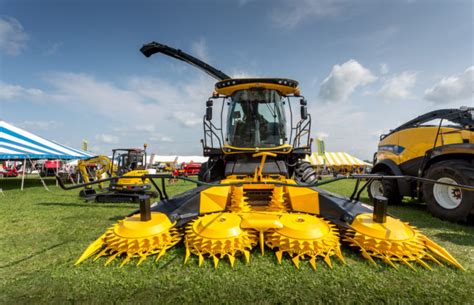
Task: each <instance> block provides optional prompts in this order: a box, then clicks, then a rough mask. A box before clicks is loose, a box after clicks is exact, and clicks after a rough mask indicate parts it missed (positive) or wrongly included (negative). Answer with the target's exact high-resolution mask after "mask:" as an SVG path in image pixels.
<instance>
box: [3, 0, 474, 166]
mask: <svg viewBox="0 0 474 305" xmlns="http://www.w3.org/2000/svg"><path fill="white" fill-rule="evenodd" d="M473 3H474V2H473V1H447V0H446V1H416V0H412V1H402V0H400V1H370V0H366V1H343V0H338V1H327V0H313V1H309V0H295V1H278V0H276V1H264V0H262V1H259V0H246V1H242V0H241V1H231V0H224V1H151V0H148V1H89V0H88V1H74V0H69V1H48V0H44V1H41V2H40V1H33V0H30V1H26V0H16V1H11V0H10V1H5V0H0V118H2V119H3V120H6V121H7V122H10V123H13V124H16V125H18V126H21V127H24V128H27V129H28V130H30V131H32V132H36V133H38V134H40V135H42V136H45V137H48V138H51V139H54V140H57V141H59V142H62V143H64V144H67V145H72V146H75V147H80V145H81V141H82V139H87V140H88V141H89V146H90V148H91V149H92V150H94V151H96V152H99V153H108V152H109V151H110V150H111V149H112V148H113V147H118V146H141V145H142V144H143V143H144V142H146V143H148V144H149V147H150V149H151V150H152V151H154V152H156V153H157V154H182V155H186V154H200V153H201V147H200V142H199V139H200V138H201V137H202V134H201V133H202V129H201V118H202V115H203V113H204V103H205V100H206V99H207V97H208V96H209V95H210V94H211V93H212V88H213V83H214V80H213V79H212V78H210V77H208V76H207V75H206V74H203V73H202V72H200V71H197V70H195V69H194V68H192V67H190V66H186V65H185V64H183V63H181V62H177V61H174V60H172V59H170V58H166V57H163V56H154V57H152V58H149V59H146V58H145V57H143V55H141V53H140V52H139V48H140V47H141V45H142V44H144V43H146V42H149V41H153V40H156V41H159V42H162V43H165V44H168V45H170V46H174V47H176V48H181V49H183V50H186V51H188V52H189V53H191V54H194V55H196V56H197V57H200V58H202V59H204V60H206V61H208V62H209V63H210V64H212V65H214V66H216V67H217V68H219V69H221V70H223V71H225V72H226V73H227V74H230V75H233V76H236V77H245V76H280V77H288V78H293V79H296V80H298V81H299V82H300V87H301V89H302V93H303V94H304V95H305V96H306V97H307V98H308V100H309V104H310V113H311V114H312V117H313V130H312V131H313V134H314V136H320V137H323V138H325V140H326V146H327V149H328V150H332V151H347V152H350V153H352V154H355V155H356V156H358V157H360V158H370V157H371V155H372V153H373V152H374V151H375V150H376V144H377V139H378V135H379V134H380V133H382V132H385V131H388V130H389V129H390V128H394V127H396V125H397V124H400V123H403V122H404V121H407V120H409V119H411V118H412V117H414V116H416V115H419V114H422V113H424V112H427V111H430V110H434V109H438V108H451V107H456V108H457V107H460V106H462V105H470V106H473V105H474V97H473V88H474V67H473V66H474V58H473V56H474V55H473V54H474V46H473V45H474V20H473V19H474V7H473V5H474V4H473Z"/></svg>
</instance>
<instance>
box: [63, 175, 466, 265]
mask: <svg viewBox="0 0 474 305" xmlns="http://www.w3.org/2000/svg"><path fill="white" fill-rule="evenodd" d="M169 177H170V176H167V175H148V176H147V177H146V178H148V179H150V180H151V181H153V184H154V185H155V186H156V187H158V184H157V183H155V182H154V179H157V178H159V179H162V180H165V179H168V178H169ZM347 178H348V177H343V178H337V179H333V180H332V181H335V180H339V179H347ZM179 179H183V180H187V181H192V182H195V183H197V184H200V186H198V187H196V188H195V189H192V190H190V191H187V192H185V193H183V194H181V195H178V196H176V197H174V198H168V197H167V195H165V194H166V189H163V186H164V185H165V184H164V183H163V184H162V187H158V188H157V190H158V191H159V193H160V194H161V201H159V202H158V203H156V204H153V205H150V198H149V197H146V196H144V197H143V198H142V200H141V207H140V210H138V211H137V212H136V213H133V214H132V215H131V216H129V217H126V218H125V219H124V220H121V221H119V222H118V223H117V224H114V225H113V226H112V227H110V228H109V229H108V230H107V231H106V232H105V233H104V234H103V235H102V236H100V237H99V238H98V239H97V240H96V241H94V242H93V243H92V244H91V245H90V246H89V247H88V248H87V249H86V250H85V251H84V253H83V254H82V255H81V257H80V258H79V259H78V260H77V262H76V264H80V263H82V262H83V261H85V260H87V259H89V258H93V260H94V261H96V260H98V259H99V258H101V257H106V259H104V264H105V265H108V264H110V263H112V262H113V261H114V260H118V261H119V263H118V264H119V266H120V267H122V266H123V265H125V264H127V263H129V262H133V263H135V264H137V265H140V264H141V263H142V262H143V261H144V260H145V259H147V258H148V257H149V258H151V259H153V260H155V261H158V260H159V259H160V258H161V257H162V256H163V255H164V254H165V253H166V251H167V250H168V249H169V248H171V247H173V246H175V245H176V244H178V243H179V242H180V241H183V244H184V247H185V257H184V263H188V262H189V259H190V257H191V256H195V257H197V258H198V264H199V266H201V265H202V264H203V263H204V261H205V260H206V259H209V260H210V261H211V262H212V264H213V265H214V267H216V268H217V267H218V264H219V262H220V261H221V260H225V261H228V263H229V264H230V266H234V264H235V262H236V260H241V261H244V262H246V263H248V262H250V258H251V255H255V252H256V251H254V250H257V252H260V253H261V255H264V253H265V248H267V249H271V250H273V252H274V253H275V256H276V258H277V261H278V262H279V263H281V262H282V260H283V259H289V260H291V261H292V262H293V264H294V265H295V266H296V267H297V268H299V266H300V264H301V262H305V263H308V264H309V265H310V266H311V267H312V268H314V269H316V266H317V264H318V261H320V262H324V263H325V264H327V265H328V266H329V267H330V268H333V264H334V259H336V261H339V263H340V264H345V260H344V257H343V254H342V251H341V247H342V246H344V245H346V246H348V249H350V248H353V249H355V250H356V251H358V252H359V253H360V254H361V257H363V258H365V259H367V260H368V261H369V262H370V263H371V264H373V265H374V266H376V267H379V266H381V265H387V266H391V267H394V268H395V269H398V268H399V266H400V265H405V266H407V267H409V268H410V269H412V270H416V269H417V267H423V268H427V269H430V270H431V269H432V268H433V266H435V265H440V266H442V265H443V264H448V265H451V266H454V267H456V268H458V269H461V270H464V268H463V267H462V265H461V264H459V263H458V262H457V260H456V259H455V258H453V257H452V256H451V255H450V254H449V253H448V252H447V251H446V250H445V249H443V248H442V247H441V246H439V245H437V244H436V243H435V242H433V241H432V240H430V239H429V238H428V237H426V236H424V235H423V234H422V233H420V232H419V231H418V230H417V229H416V228H415V227H414V226H411V225H410V224H408V223H406V222H403V221H401V220H399V219H396V218H394V217H392V216H389V215H387V213H386V207H387V205H386V199H385V198H381V199H380V200H379V201H378V203H377V204H376V205H375V207H374V208H372V207H371V206H368V205H365V204H363V203H361V202H359V201H358V200H355V199H354V198H352V199H351V198H343V197H340V196H337V195H334V194H332V193H329V192H326V191H324V190H321V189H319V188H317V185H318V184H315V185H298V184H295V183H294V182H293V181H292V180H289V179H279V180H275V179H268V180H267V179H265V180H263V181H260V182H253V181H252V180H253V178H251V179H250V178H248V179H244V180H238V179H235V180H234V179H226V180H223V181H220V183H205V182H197V181H194V180H190V179H188V178H184V177H180V178H179ZM359 179H360V178H359ZM97 183H98V182H97ZM324 183H328V182H322V183H320V184H324ZM76 187H80V186H76ZM69 188H73V187H69ZM361 190H362V189H361ZM361 190H360V191H361ZM257 194H258V195H257ZM262 194H266V195H265V196H263V195H262ZM264 202H265V203H266V205H265V204H264Z"/></svg>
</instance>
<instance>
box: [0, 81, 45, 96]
mask: <svg viewBox="0 0 474 305" xmlns="http://www.w3.org/2000/svg"><path fill="white" fill-rule="evenodd" d="M42 95H43V91H41V90H40V89H35V88H24V87H22V86H19V85H12V84H7V83H4V82H1V81H0V100H14V99H18V98H24V97H27V98H37V97H40V96H42Z"/></svg>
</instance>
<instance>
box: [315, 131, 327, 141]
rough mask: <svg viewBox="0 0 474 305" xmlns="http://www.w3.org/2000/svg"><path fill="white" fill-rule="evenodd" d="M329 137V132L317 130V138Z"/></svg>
mask: <svg viewBox="0 0 474 305" xmlns="http://www.w3.org/2000/svg"><path fill="white" fill-rule="evenodd" d="M328 137H329V134H328V133H327V132H324V131H319V132H316V139H326V138H328Z"/></svg>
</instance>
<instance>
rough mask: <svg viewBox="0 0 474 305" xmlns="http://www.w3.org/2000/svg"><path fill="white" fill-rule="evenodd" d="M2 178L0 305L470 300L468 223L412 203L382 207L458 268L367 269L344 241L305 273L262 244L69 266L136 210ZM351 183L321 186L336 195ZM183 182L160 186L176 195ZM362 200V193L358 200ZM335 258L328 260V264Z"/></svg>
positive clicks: (304, 267) (473, 243)
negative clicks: (235, 255)
mask: <svg viewBox="0 0 474 305" xmlns="http://www.w3.org/2000/svg"><path fill="white" fill-rule="evenodd" d="M19 182H20V181H19V180H17V179H2V180H0V188H3V190H4V196H2V195H1V194H0V215H1V218H0V236H1V239H0V249H1V250H0V303H2V304H23V303H35V304H36V303H46V304H52V303H60V304H66V303H88V304H90V303H92V304H110V303H139V304H141V303H171V304H176V303H183V302H187V303H205V304H209V303H247V304H250V303H257V304H273V303H372V302H377V303H381V302H384V303H417V304H418V303H450V304H453V303H464V304H466V303H471V304H472V303H474V288H473V287H474V272H473V270H474V227H473V226H472V225H459V224H453V223H449V222H444V221H441V220H438V219H435V218H432V217H431V216H430V215H429V214H428V213H427V212H426V211H425V210H424V206H423V205H420V204H415V203H411V204H405V205H404V206H396V207H390V208H389V212H390V213H392V214H394V215H396V216H397V217H399V218H401V219H403V220H405V221H408V222H410V223H412V224H414V225H416V226H417V227H418V228H420V229H421V231H423V232H424V233H425V234H426V235H428V236H429V237H431V238H432V239H433V240H434V241H436V242H438V243H439V244H440V245H442V246H444V247H445V248H446V249H448V250H449V251H450V252H451V254H453V255H454V256H455V257H456V258H457V259H458V260H459V261H460V262H461V264H463V265H464V266H465V267H466V268H467V272H461V271H457V270H455V269H453V268H441V267H439V268H435V270H434V271H429V270H424V269H422V268H421V267H419V268H418V272H413V271H411V270H410V269H408V268H406V267H404V266H400V270H398V271H397V270H394V269H393V268H390V267H388V266H387V265H384V264H380V266H381V268H378V269H377V268H375V267H373V266H371V265H370V264H369V263H368V262H367V261H366V260H364V259H363V258H362V257H361V256H360V255H359V254H358V253H356V252H354V251H353V250H351V249H349V248H347V247H344V249H343V254H344V256H345V258H346V261H347V265H342V264H340V263H338V262H335V264H334V265H335V266H334V270H330V269H329V267H327V266H326V265H325V264H324V263H323V262H320V263H319V264H318V269H317V270H316V271H313V269H311V267H310V265H309V264H306V263H301V264H300V269H296V268H295V267H294V266H293V264H292V263H291V261H289V260H288V259H286V260H284V262H283V264H282V265H278V264H277V262H276V258H275V256H274V255H273V254H272V253H271V251H270V250H267V252H266V254H265V256H261V255H260V253H259V250H258V249H255V251H253V253H252V256H251V262H250V264H248V265H247V264H245V263H243V261H242V260H239V261H237V262H236V264H235V267H234V268H233V269H232V268H230V265H229V264H228V263H227V262H222V263H221V264H219V268H218V269H217V270H215V269H214V268H213V266H212V264H211V262H210V261H206V263H205V264H204V266H203V267H201V268H198V266H197V258H194V257H193V258H192V259H191V261H190V263H189V264H187V265H183V258H184V248H183V245H182V244H179V245H178V246H176V247H175V248H173V249H172V250H170V251H169V252H168V253H167V254H166V255H165V256H164V257H163V258H162V260H160V261H159V262H158V263H154V262H153V260H152V259H148V260H146V261H145V262H144V263H143V264H142V265H140V266H139V267H136V266H135V265H133V264H127V265H125V267H123V268H121V269H120V268H118V264H117V263H116V264H112V265H111V266H108V267H104V266H103V263H104V260H99V261H97V262H95V263H94V262H92V261H91V260H89V261H87V262H86V263H84V264H82V265H80V266H78V267H74V266H73V264H74V261H75V260H76V259H77V258H78V256H79V255H80V254H81V253H82V251H83V250H84V249H85V248H86V247H87V246H88V245H89V243H91V242H92V241H93V240H95V239H96V238H97V237H98V236H100V235H101V234H102V233H103V232H104V231H105V229H106V228H107V227H109V226H110V225H111V224H113V223H115V222H116V221H117V220H118V219H121V218H123V216H125V215H127V214H128V213H130V212H131V211H133V210H134V209H135V208H136V205H133V204H96V203H85V202H83V201H82V200H81V199H79V198H78V197H77V193H78V191H77V190H73V191H69V192H66V191H62V190H60V189H59V188H57V187H56V186H54V181H51V180H49V181H48V183H49V184H50V189H51V192H47V191H45V190H44V189H43V188H42V187H41V185H40V183H39V181H37V180H27V188H26V190H25V191H23V192H21V191H19V190H18V188H19ZM352 183H353V182H351V181H342V182H338V183H337V184H332V185H327V186H325V188H326V189H328V190H331V191H333V192H337V193H340V194H344V195H349V194H350V192H351V190H352ZM190 187H192V184H189V183H185V182H179V183H178V184H177V185H175V186H171V187H170V193H172V194H176V193H179V192H181V191H183V190H185V189H187V188H190ZM363 200H364V201H367V198H363ZM335 261H336V260H335Z"/></svg>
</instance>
